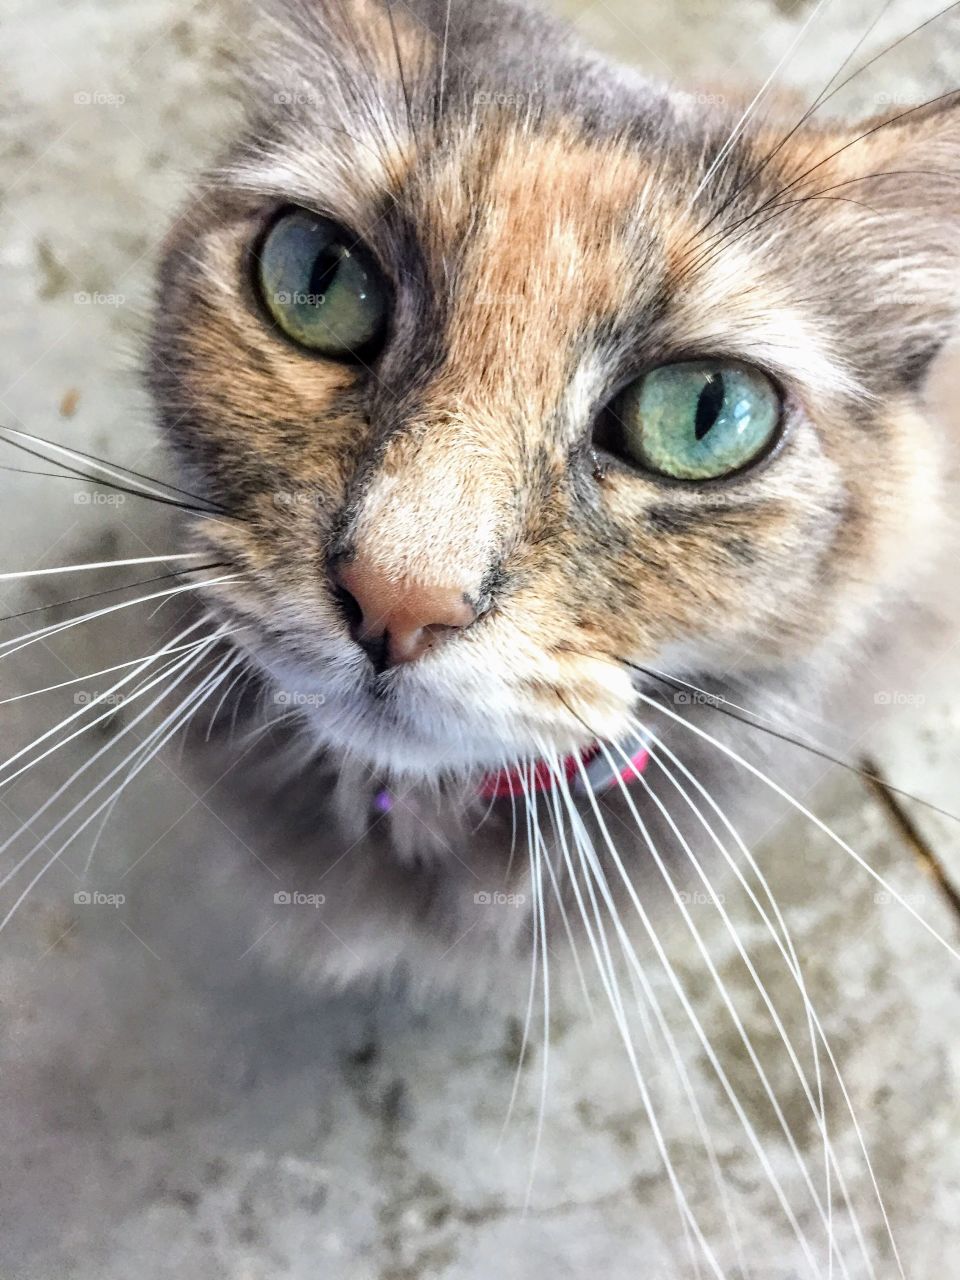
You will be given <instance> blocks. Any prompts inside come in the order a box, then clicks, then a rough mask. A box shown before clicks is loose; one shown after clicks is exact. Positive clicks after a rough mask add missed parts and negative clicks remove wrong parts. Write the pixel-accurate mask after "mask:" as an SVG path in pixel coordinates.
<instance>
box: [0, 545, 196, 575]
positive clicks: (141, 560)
mask: <svg viewBox="0 0 960 1280" xmlns="http://www.w3.org/2000/svg"><path fill="white" fill-rule="evenodd" d="M203 555H204V553H203V552H202V551H183V552H179V553H178V554H176V555H169V556H135V557H133V558H132V559H130V560H98V561H94V562H92V563H90V564H62V565H58V566H57V567H56V568H54V569H18V570H16V571H15V572H13V573H0V582H12V581H13V580H14V579H16V578H44V577H48V576H49V575H50V574H51V573H85V572H87V571H88V570H91V569H120V568H125V567H126V566H128V565H132V564H158V563H160V564H169V563H172V562H173V561H174V560H200V559H202V558H203Z"/></svg>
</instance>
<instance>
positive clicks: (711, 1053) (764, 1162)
mask: <svg viewBox="0 0 960 1280" xmlns="http://www.w3.org/2000/svg"><path fill="white" fill-rule="evenodd" d="M578 767H579V769H580V773H581V776H582V778H583V782H584V786H585V788H586V794H587V798H588V800H589V802H590V806H591V808H592V810H593V814H594V817H595V819H596V821H597V824H598V826H599V828H600V831H601V834H602V836H603V841H604V844H605V845H606V848H607V851H608V853H609V854H610V856H611V858H612V859H613V862H614V866H615V867H616V869H617V871H618V874H619V875H620V876H621V878H622V880H623V883H624V886H625V888H626V890H627V894H628V896H629V898H630V901H631V904H632V905H633V908H634V910H635V911H636V913H637V916H638V917H639V919H640V922H641V924H642V925H643V928H644V932H645V933H646V934H647V937H648V938H649V939H650V942H651V944H652V945H653V948H654V951H655V952H656V954H657V958H658V959H659V961H660V964H661V965H662V967H663V970H664V973H665V974H666V976H667V979H668V981H669V983H670V985H671V987H672V988H673V990H674V992H675V994H676V995H677V998H678V999H679V1001H680V1004H681V1007H682V1008H683V1011H684V1013H685V1014H686V1016H687V1019H688V1021H689V1022H690V1025H691V1027H692V1028H693V1031H694V1033H695V1035H696V1036H697V1039H698V1040H699V1041H700V1044H701V1046H702V1048H703V1050H704V1053H705V1054H706V1055H707V1058H708V1060H709V1062H710V1065H711V1067H712V1068H713V1071H714V1073H715V1075H716V1077H717V1079H718V1080H719V1081H720V1084H721V1086H722V1088H723V1090H724V1093H725V1094H726V1095H727V1098H728V1099H729V1101H730V1104H731V1106H732V1107H733V1109H734V1111H735V1112H736V1114H737V1118H738V1119H739V1121H740V1123H741V1125H742V1126H743V1128H744V1132H745V1133H746V1134H747V1138H748V1140H749V1142H750V1144H751V1146H752V1147H753V1149H754V1151H755V1153H756V1155H757V1158H758V1159H759V1160H760V1163H761V1166H762V1167H763V1170H764V1173H765V1174H766V1176H767V1178H768V1179H769V1181H770V1185H771V1186H772V1188H773V1190H774V1194H775V1195H776V1197H777V1200H778V1202H779V1204H780V1207H781V1209H782V1210H783V1213H784V1216H785V1217H786V1219H787V1221H788V1223H789V1224H790V1227H791V1230H792V1231H793V1232H794V1235H795V1237H796V1240H797V1243H798V1244H799V1245H800V1247H801V1249H802V1250H803V1254H804V1257H805V1258H806V1259H807V1262H808V1263H809V1265H810V1269H811V1271H813V1273H814V1274H816V1272H817V1265H816V1261H815V1259H814V1257H813V1253H812V1251H811V1249H810V1245H809V1242H808V1241H807V1238H806V1236H805V1235H804V1232H803V1230H802V1228H801V1227H800V1223H799V1222H798V1221H797V1217H796V1214H795V1213H794V1211H793V1207H792V1206H791V1204H790V1202H789V1200H788V1199H787V1197H786V1195H785V1193H784V1191H783V1188H782V1186H781V1185H780V1181H779V1179H778V1178H777V1176H776V1173H775V1172H774V1170H773V1167H772V1165H771V1164H770V1161H769V1158H768V1157H767V1154H766V1152H765V1151H764V1149H763V1144H762V1143H761V1142H760V1140H759V1138H758V1137H757V1134H756V1132H755V1130H754V1128H753V1125H752V1124H751V1123H750V1119H749V1117H748V1116H747V1114H746V1112H745V1111H744V1108H743V1104H742V1103H741V1102H740V1099H739V1098H738V1097H737V1093H736V1090H735V1089H734V1088H733V1086H732V1084H731V1082H730V1079H729V1077H728V1076H727V1073H726V1071H725V1070H724V1067H723V1064H722V1063H721V1062H720V1059H719V1058H718V1056H717V1053H716V1050H715V1049H714V1047H713V1045H712V1044H711V1042H710V1038H709V1037H708V1036H707V1034H706V1032H705V1031H704V1030H703V1027H702V1025H701V1023H700V1019H699V1018H698V1017H697V1014H696V1011H695V1010H694V1008H693V1006H692V1005H691V1004H690V1000H689V997H688V996H687V993H686V991H685V989H684V987H683V984H682V983H681V982H680V980H679V978H678V977H677V974H676V971H675V969H674V967H673V965H672V964H671V963H670V959H669V957H668V956H667V954H666V952H665V951H664V948H663V944H662V943H661V941H660V938H659V936H658V934H657V932H656V930H655V929H654V927H653V925H652V923H651V921H650V917H649V915H648V913H647V911H646V909H645V907H644V906H643V903H642V902H641V900H640V897H639V895H638V894H637V892H636V889H635V888H634V885H633V881H632V880H631V879H630V877H629V876H628V875H627V873H626V868H625V867H624V866H623V862H622V859H621V858H620V855H619V853H618V852H617V849H616V845H615V844H614V843H613V840H612V839H611V838H610V833H609V831H608V830H607V825H606V823H605V822H604V821H603V816H602V814H601V813H600V809H599V807H598V805H597V801H596V797H595V796H594V793H593V789H592V788H591V787H590V782H589V779H588V778H587V775H586V771H585V769H584V768H583V764H582V762H579V760H578ZM621 927H622V926H621ZM737 1021H739V1018H738V1019H737ZM740 1026H741V1027H742V1023H741V1024H740ZM738 1030H739V1027H738ZM755 1057H756V1055H755V1054H753V1057H752V1058H751V1061H753V1060H754V1059H755ZM754 1067H755V1069H756V1070H757V1072H758V1075H759V1076H760V1079H761V1082H762V1083H764V1086H765V1092H767V1096H768V1099H769V1100H770V1102H771V1105H772V1106H773V1107H774V1110H775V1112H776V1113H777V1119H778V1122H779V1123H780V1125H781V1128H782V1129H783V1131H784V1136H785V1137H786V1138H787V1141H788V1143H789V1144H791V1150H792V1151H793V1152H794V1155H795V1159H796V1160H797V1163H798V1165H799V1167H800V1169H801V1173H802V1175H803V1176H804V1181H805V1183H806V1184H807V1186H808V1189H809V1190H810V1194H811V1198H812V1199H813V1201H814V1204H815V1205H816V1206H817V1208H818V1210H819V1212H820V1214H821V1216H822V1217H823V1218H824V1220H825V1217H826V1215H825V1214H824V1211H823V1206H822V1204H821V1203H820V1199H819V1196H818V1195H817V1194H816V1189H815V1188H814V1187H813V1184H812V1182H811V1180H810V1175H809V1172H808V1171H807V1169H806V1165H805V1164H804V1162H803V1159H802V1156H801V1155H800V1153H799V1151H798V1150H797V1148H796V1144H795V1142H794V1141H793V1135H792V1133H791V1131H790V1128H789V1126H788V1125H787V1123H786V1120H785V1119H784V1118H783V1113H782V1109H781V1108H780V1104H779V1102H778V1101H777V1099H776V1095H775V1094H773V1090H772V1089H771V1088H770V1086H769V1082H767V1081H766V1075H765V1073H764V1072H763V1070H762V1067H761V1066H760V1064H759V1062H758V1061H754Z"/></svg>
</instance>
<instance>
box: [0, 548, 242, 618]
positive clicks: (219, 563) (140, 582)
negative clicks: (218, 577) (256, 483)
mask: <svg viewBox="0 0 960 1280" xmlns="http://www.w3.org/2000/svg"><path fill="white" fill-rule="evenodd" d="M226 567H227V561H226V560H213V561H211V562H209V563H208V564H196V565H191V566H190V567H189V568H186V567H184V568H182V569H173V570H172V571H171V572H170V573H156V574H154V575H153V577H151V578H137V579H135V580H134V581H133V582H123V583H121V584H120V586H118V587H106V588H104V589H103V590H102V591H86V592H84V594H83V595H79V596H70V597H68V598H67V599H66V600H54V601H52V602H51V603H50V604H38V605H34V606H33V607H32V608H30V609H21V610H20V611H19V613H8V614H5V615H4V616H3V617H0V622H13V621H14V620H15V619H16V618H26V617H28V616H29V615H30V614H32V613H47V612H48V611H49V610H50V609H64V608H66V606H67V605H68V604H79V603H80V602H81V601H82V600H98V599H99V598H100V597H101V596H112V595H116V594H117V593H118V592H119V591H129V589H130V588H131V587H147V586H149V585H150V584H151V583H152V582H164V581H166V580H168V579H170V578H180V577H183V575H184V574H187V573H203V572H204V571H205V570H207V569H225V568H226Z"/></svg>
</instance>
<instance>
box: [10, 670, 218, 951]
mask: <svg viewBox="0 0 960 1280" xmlns="http://www.w3.org/2000/svg"><path fill="white" fill-rule="evenodd" d="M231 658H234V659H235V655H231V654H227V655H226V656H225V657H224V658H223V659H222V660H221V663H220V665H219V666H218V667H217V669H216V671H215V672H214V674H215V675H216V674H218V673H220V671H221V668H222V667H223V665H224V664H225V663H227V662H228V661H230V660H231ZM181 678H183V677H181ZM221 678H222V677H221ZM211 679H212V677H208V679H207V681H205V682H204V683H203V684H202V685H200V686H199V689H193V690H191V692H190V693H189V694H188V695H187V697H186V698H185V699H184V700H183V702H181V703H180V704H179V705H178V706H177V707H176V708H175V709H174V710H173V711H172V712H171V713H170V714H169V715H168V716H167V718H166V719H165V720H164V721H163V724H162V725H161V726H160V729H161V730H162V729H164V728H166V726H167V725H168V724H170V722H171V720H172V719H173V718H174V717H175V716H178V715H179V714H180V713H181V712H182V711H183V708H184V706H185V705H189V704H192V703H196V706H201V705H202V704H203V701H204V700H205V698H207V697H208V696H209V694H210V693H212V692H213V690H214V689H215V688H216V686H217V683H218V682H216V681H214V682H213V683H212V684H211V683H210V680H211ZM178 683H179V681H178ZM187 718H189V715H188V717H187ZM184 723H186V719H180V720H177V721H176V723H175V724H174V727H173V728H172V729H171V730H170V731H169V733H167V734H166V736H165V737H163V738H162V739H160V740H159V744H158V745H157V747H156V750H155V751H150V752H149V753H147V754H145V755H144V758H143V759H142V760H141V761H139V762H138V764H137V765H136V766H135V768H134V769H132V770H131V772H130V773H128V774H127V776H126V777H125V778H124V780H123V782H122V783H121V785H120V787H119V788H118V791H117V793H115V794H114V795H111V796H108V797H107V799H106V800H104V801H103V803H102V804H100V805H99V806H98V807H97V808H96V809H94V811H93V813H91V814H90V815H89V816H88V817H87V818H85V819H84V821H83V822H82V823H81V824H80V826H79V827H78V828H77V829H76V831H74V832H73V834H72V835H71V836H70V837H69V839H67V840H65V841H64V843H63V844H62V845H60V847H59V848H58V849H56V850H55V851H54V853H53V854H51V856H50V857H49V858H48V859H47V861H46V862H45V863H44V864H43V866H42V867H41V868H40V870H39V871H38V872H37V873H36V874H35V875H34V876H33V878H32V879H31V880H30V882H29V883H28V884H27V885H26V887H25V888H24V889H23V891H22V892H21V894H20V896H19V897H18V898H17V900H16V901H15V902H14V904H13V906H12V907H11V908H10V910H9V911H8V912H7V914H6V915H5V916H4V917H3V919H2V920H0V933H2V932H3V930H4V929H5V928H6V926H7V924H9V922H10V921H11V920H12V919H13V917H14V915H15V914H16V912H17V910H18V909H19V907H20V906H21V904H22V903H23V902H24V901H25V899H26V898H27V897H28V895H29V894H30V893H31V891H32V890H33V889H34V888H35V887H36V885H37V884H38V883H39V881H40V880H41V879H42V878H43V876H44V875H46V873H47V871H49V869H50V868H51V867H52V866H53V864H54V863H55V862H57V861H58V860H59V859H60V857H61V855H62V854H63V853H64V852H65V851H66V850H67V849H68V848H69V847H70V845H71V844H72V843H73V842H74V840H76V839H77V837H78V836H79V835H81V834H82V832H84V831H85V830H86V828H87V827H88V826H89V825H90V823H91V822H93V821H94V819H95V818H96V817H97V816H98V815H99V814H100V813H102V812H103V811H104V809H106V808H107V807H108V806H109V805H112V804H113V803H114V802H115V800H116V798H117V795H119V793H120V792H122V791H124V790H126V788H127V787H128V786H129V784H130V783H131V782H132V781H133V779H134V778H135V777H136V776H137V775H138V774H139V773H140V772H141V770H142V769H144V768H145V767H146V765H147V764H149V763H150V761H151V760H152V759H153V758H154V756H155V755H156V754H157V752H158V751H160V750H161V749H162V748H163V745H164V743H165V742H167V741H168V740H169V739H170V738H171V737H172V736H173V734H174V733H176V731H177V730H178V729H179V728H180V727H181V726H182V725H183V724H184ZM156 732H157V731H156V730H155V731H154V734H156ZM154 734H151V739H152V738H153V737H154ZM151 739H147V740H146V741H145V742H144V743H140V744H139V745H138V746H137V747H136V748H135V749H134V751H133V753H132V756H133V755H136V754H137V752H139V751H142V750H143V748H144V747H145V746H146V744H147V742H149V741H150V740H151ZM132 756H130V757H128V758H127V759H126V760H124V761H122V763H121V764H120V765H119V766H118V769H122V768H125V767H126V766H127V765H128V764H129V762H130V759H131V758H132ZM117 771H118V770H114V771H113V772H112V773H111V774H108V775H107V778H105V779H104V780H103V782H106V781H108V780H109V778H111V777H113V776H114V775H115V773H116V772H117ZM103 782H102V783H99V784H98V786H97V787H96V788H94V791H93V792H91V793H90V795H88V796H86V797H85V798H84V800H83V801H82V802H81V806H82V805H84V804H86V803H87V802H88V801H89V800H90V799H91V798H92V796H93V795H94V794H95V792H96V791H97V790H99V789H100V787H101V786H102V785H103ZM71 812H75V810H72V811H71ZM52 834H53V833H52V832H49V833H48V835H47V837H46V839H49V838H50V835H52ZM30 856H32V854H31V855H30ZM4 883H5V881H4Z"/></svg>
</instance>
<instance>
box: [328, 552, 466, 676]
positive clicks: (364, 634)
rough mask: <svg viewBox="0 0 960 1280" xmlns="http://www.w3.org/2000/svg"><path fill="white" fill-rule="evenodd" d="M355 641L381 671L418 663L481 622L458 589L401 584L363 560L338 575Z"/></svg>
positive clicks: (340, 570)
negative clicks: (450, 636) (450, 637)
mask: <svg viewBox="0 0 960 1280" xmlns="http://www.w3.org/2000/svg"><path fill="white" fill-rule="evenodd" d="M334 580H335V582H336V584H337V586H338V588H339V594H340V599H341V603H342V604H343V606H344V609H345V610H346V612H347V616H348V619H349V622H350V633H351V635H352V636H353V638H354V640H355V641H356V642H357V644H359V645H360V646H361V647H362V648H363V649H364V650H365V651H366V652H367V654H368V655H369V657H370V660H371V661H372V662H373V665H374V666H375V667H376V668H377V669H378V670H380V671H382V670H383V669H384V668H386V667H394V666H397V665H398V664H399V663H401V662H415V661H416V659H417V658H419V657H421V656H422V655H423V654H424V653H426V651H427V650H428V649H429V648H430V647H431V646H432V645H433V644H434V643H435V642H436V641H437V640H438V639H439V638H440V637H441V636H443V635H445V634H446V633H448V632H450V631H460V630H463V628H465V627H469V626H470V624H471V622H475V621H476V617H477V612H476V610H475V609H474V607H473V605H472V604H470V601H469V600H468V598H467V596H466V595H465V593H464V592H463V591H462V590H461V589H460V588H458V587H444V586H438V585H436V584H432V583H424V582H410V581H401V582H397V581H396V580H395V579H392V578H389V577H387V575H386V574H385V573H384V572H383V571H382V570H380V569H378V568H376V567H375V566H374V565H373V564H371V563H370V561H369V560H367V559H366V558H365V557H363V556H358V557H357V558H356V559H354V560H350V561H348V562H347V563H345V564H343V565H341V566H340V568H339V569H338V570H337V572H336V573H335V574H334Z"/></svg>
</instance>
